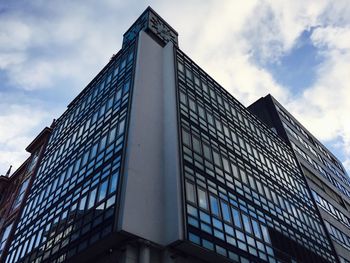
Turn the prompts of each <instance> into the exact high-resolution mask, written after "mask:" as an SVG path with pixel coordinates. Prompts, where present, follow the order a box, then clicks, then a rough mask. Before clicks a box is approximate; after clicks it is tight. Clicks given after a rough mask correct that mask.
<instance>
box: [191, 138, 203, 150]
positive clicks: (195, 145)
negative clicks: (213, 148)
mask: <svg viewBox="0 0 350 263" xmlns="http://www.w3.org/2000/svg"><path fill="white" fill-rule="evenodd" d="M192 143H193V150H194V151H195V152H196V153H199V154H201V153H202V147H201V143H200V141H199V139H197V138H196V137H194V136H192Z"/></svg>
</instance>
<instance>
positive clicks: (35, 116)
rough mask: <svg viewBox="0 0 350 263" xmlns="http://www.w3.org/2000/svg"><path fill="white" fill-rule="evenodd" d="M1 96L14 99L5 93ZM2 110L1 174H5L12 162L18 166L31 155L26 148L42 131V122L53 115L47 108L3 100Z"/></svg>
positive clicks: (0, 133) (0, 118)
mask: <svg viewBox="0 0 350 263" xmlns="http://www.w3.org/2000/svg"><path fill="white" fill-rule="evenodd" d="M0 96H1V97H2V98H4V99H8V100H9V101H12V100H13V98H9V97H8V96H7V95H4V94H0ZM0 110H1V111H0V148H1V151H0V174H3V173H5V172H6V170H7V169H8V167H9V166H10V164H12V165H13V166H14V168H18V167H19V166H20V165H21V163H22V162H23V161H24V160H25V159H26V158H27V157H28V156H29V154H28V153H26V152H25V151H24V148H25V147H27V146H28V145H29V143H30V142H31V141H32V140H33V139H34V138H35V136H36V134H37V133H38V132H40V129H41V128H42V127H40V126H41V125H42V123H43V122H44V121H48V119H50V118H51V117H49V116H48V113H46V111H45V110H43V109H41V108H40V107H35V106H34V105H30V104H16V103H6V102H5V103H4V102H2V103H0ZM48 124H49V123H48Z"/></svg>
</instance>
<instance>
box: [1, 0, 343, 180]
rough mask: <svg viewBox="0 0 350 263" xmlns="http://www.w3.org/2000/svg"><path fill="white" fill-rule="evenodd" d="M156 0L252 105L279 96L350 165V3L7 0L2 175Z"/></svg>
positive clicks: (203, 58) (190, 45)
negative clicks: (270, 96)
mask: <svg viewBox="0 0 350 263" xmlns="http://www.w3.org/2000/svg"><path fill="white" fill-rule="evenodd" d="M148 5H151V6H152V7H153V9H155V10H156V11H157V12H158V13H159V14H160V15H161V16H162V17H163V18H164V19H165V20H167V21H168V22H169V24H170V25H172V26H173V27H174V28H175V29H176V30H177V31H178V33H179V43H180V47H181V49H182V50H183V51H185V52H186V53H187V54H188V55H190V56H191V57H192V58H193V59H194V61H196V62H197V63H198V64H199V65H201V66H202V67H203V68H204V69H205V70H206V71H207V72H208V73H209V74H210V75H211V76H213V77H214V79H216V80H217V81H218V82H219V83H220V84H221V85H223V86H224V87H225V88H226V89H227V90H229V91H230V92H231V93H232V94H233V95H234V96H235V97H236V98H237V99H238V100H240V101H241V102H242V103H243V104H244V105H246V106H248V105H250V104H251V103H252V102H254V101H255V100H257V99H258V98H259V97H261V96H265V95H266V94H268V93H271V94H272V95H273V96H274V97H275V98H277V99H278V100H279V101H280V102H281V103H282V104H284V105H285V106H286V108H287V109H288V110H289V111H290V112H292V114H293V115H294V116H295V117H297V119H299V120H301V122H302V123H303V124H304V126H305V127H306V128H307V129H309V130H310V131H311V132H312V133H313V134H314V135H315V136H316V137H317V138H319V139H320V140H321V141H322V142H323V143H324V144H325V145H326V146H327V147H328V148H330V149H331V150H332V151H333V152H335V153H336V155H337V156H338V158H339V159H340V160H341V161H342V162H343V164H344V165H345V167H346V168H347V170H348V171H350V121H349V120H350V118H349V116H348V115H350V5H349V1H348V0H343V1H342V0H337V1H333V0H330V1H326V0H317V1H315V0H312V1H307V0H290V1H282V0H266V1H265V0H262V1H253V0H252V1H248V0H245V1H232V0H227V1H224V0H221V1H211V0H206V1H204V0H177V1H165V0H162V1H161V0H159V1H141V0H128V1H120V0H105V1H102V0H101V1H91V0H81V1H78V0H76V1H73V0H59V1H58V0H57V1H45V0H30V1H21V0H16V1H7V0H0V174H1V173H5V172H6V170H7V169H8V166H9V165H10V164H13V165H14V167H15V168H18V166H19V165H20V164H21V162H23V161H24V160H25V159H26V158H27V156H28V155H27V154H26V152H25V151H24V148H25V147H26V146H27V145H28V144H29V143H30V142H31V141H32V140H33V139H34V138H35V136H36V135H37V134H38V133H39V132H40V131H41V130H42V129H43V128H44V127H45V126H49V125H50V124H51V122H52V119H53V118H57V117H58V116H60V115H61V114H62V113H63V111H64V110H65V108H66V106H67V105H68V103H69V102H70V101H71V100H72V99H73V98H74V97H75V96H76V95H77V94H78V93H79V91H81V90H82V89H83V88H84V87H85V86H86V85H87V84H88V83H89V81H90V80H91V79H92V78H93V77H94V76H95V75H96V74H97V73H98V72H99V70H100V69H102V67H103V66H104V65H105V64H106V63H107V62H108V61H109V59H110V57H111V55H112V54H114V53H116V52H117V51H118V50H119V49H120V47H121V43H122V34H123V33H124V32H125V31H126V30H127V29H128V27H129V26H130V25H131V24H132V23H133V22H134V20H135V19H136V18H137V17H138V16H139V15H140V14H141V13H142V11H143V10H144V9H145V8H146V7H147V6H148Z"/></svg>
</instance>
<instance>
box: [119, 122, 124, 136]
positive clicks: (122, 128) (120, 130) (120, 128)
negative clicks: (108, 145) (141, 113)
mask: <svg viewBox="0 0 350 263" xmlns="http://www.w3.org/2000/svg"><path fill="white" fill-rule="evenodd" d="M124 130H125V119H123V120H122V121H121V122H120V123H119V130H118V136H120V135H121V134H123V133H124Z"/></svg>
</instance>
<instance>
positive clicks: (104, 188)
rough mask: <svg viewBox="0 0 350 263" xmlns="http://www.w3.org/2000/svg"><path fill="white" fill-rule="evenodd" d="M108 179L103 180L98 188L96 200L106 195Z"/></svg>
mask: <svg viewBox="0 0 350 263" xmlns="http://www.w3.org/2000/svg"><path fill="white" fill-rule="evenodd" d="M107 185H108V181H107V180H106V181H104V182H103V183H102V184H101V185H100V188H99V190H98V202H100V201H101V200H102V199H104V198H105V197H106V194H107Z"/></svg>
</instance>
